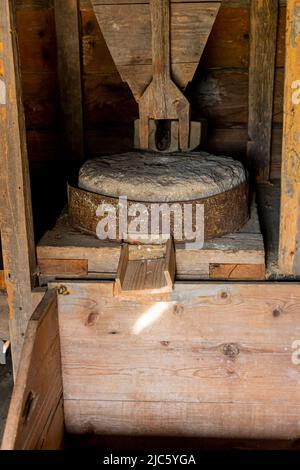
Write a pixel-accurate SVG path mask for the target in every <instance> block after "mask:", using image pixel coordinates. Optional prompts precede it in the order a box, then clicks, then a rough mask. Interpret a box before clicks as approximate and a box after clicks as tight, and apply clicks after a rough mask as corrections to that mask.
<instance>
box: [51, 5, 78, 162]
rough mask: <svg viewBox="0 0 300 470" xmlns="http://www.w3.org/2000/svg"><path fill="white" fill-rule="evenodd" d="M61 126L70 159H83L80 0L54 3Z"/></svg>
mask: <svg viewBox="0 0 300 470" xmlns="http://www.w3.org/2000/svg"><path fill="white" fill-rule="evenodd" d="M54 6H55V23H56V37H57V53H58V72H59V88H60V99H61V102H60V105H61V124H62V129H63V133H64V145H65V151H66V153H67V158H69V159H70V160H73V161H81V160H83V158H84V137H83V116H82V84H81V53H80V36H79V34H80V33H79V6H78V0H55V1H54Z"/></svg>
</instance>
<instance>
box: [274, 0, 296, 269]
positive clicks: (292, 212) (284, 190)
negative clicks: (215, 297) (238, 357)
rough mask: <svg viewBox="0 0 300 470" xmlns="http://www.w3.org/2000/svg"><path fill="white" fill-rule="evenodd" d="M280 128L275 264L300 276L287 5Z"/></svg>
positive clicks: (292, 37) (292, 35)
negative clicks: (279, 184)
mask: <svg viewBox="0 0 300 470" xmlns="http://www.w3.org/2000/svg"><path fill="white" fill-rule="evenodd" d="M283 113H284V128H283V149H282V170H281V212H280V238H279V253H278V261H279V268H280V270H281V271H282V273H284V274H293V275H300V249H299V243H300V185H299V175H300V166H299V161H300V160H299V155H300V140H299V135H300V6H299V2H298V1H296V0H288V2H287V34H286V68H285V86H284V112H283Z"/></svg>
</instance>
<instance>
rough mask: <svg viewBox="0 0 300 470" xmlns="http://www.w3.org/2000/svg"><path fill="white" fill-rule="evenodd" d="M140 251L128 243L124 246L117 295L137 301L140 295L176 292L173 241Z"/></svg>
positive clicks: (115, 288) (117, 282)
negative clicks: (136, 298) (173, 290)
mask: <svg viewBox="0 0 300 470" xmlns="http://www.w3.org/2000/svg"><path fill="white" fill-rule="evenodd" d="M139 248H140V247H139V246H137V247H135V246H130V245H129V244H127V243H126V244H124V245H123V246H122V247H121V254H120V260H119V265H118V269H117V274H116V279H115V284H114V295H117V296H122V297H125V296H126V297H127V296H130V298H131V299H135V297H136V296H139V295H149V294H151V295H155V294H159V295H160V294H164V293H169V292H172V289H173V284H174V279H175V269H176V261H175V247H174V242H173V240H171V239H169V240H168V241H167V242H166V243H165V244H162V245H160V246H157V245H152V246H151V245H147V247H142V250H139Z"/></svg>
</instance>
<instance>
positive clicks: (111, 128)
mask: <svg viewBox="0 0 300 470" xmlns="http://www.w3.org/2000/svg"><path fill="white" fill-rule="evenodd" d="M16 3H17V22H18V23H17V26H18V34H19V45H20V56H21V68H22V82H23V92H24V104H25V114H26V123H27V135H28V147H29V155H30V160H31V161H32V162H35V163H39V162H44V163H45V162H57V161H59V159H60V158H61V155H60V148H61V145H60V139H59V132H58V131H59V102H58V96H59V93H58V81H57V54H56V38H55V24H54V11H53V0H17V1H16ZM249 3H250V2H249V0H223V2H222V6H221V9H220V12H219V15H218V17H217V20H216V22H215V25H214V28H213V31H212V34H211V36H210V38H209V41H208V44H207V47H206V50H205V52H204V55H203V57H202V60H201V63H200V66H199V68H198V70H197V72H196V75H195V77H194V80H193V82H192V83H191V84H190V86H189V88H188V96H189V97H190V100H191V102H192V114H193V118H194V119H198V118H200V117H205V118H207V119H208V122H209V139H208V143H207V149H208V150H210V151H214V152H218V153H222V152H223V153H227V154H228V155H232V156H238V157H245V156H246V147H247V139H248V133H247V117H248V68H249V32H250V25H249V23H250V22H249V10H250V9H249ZM80 9H81V10H80V16H81V25H80V26H81V31H82V41H81V47H82V62H83V100H84V109H83V113H84V126H85V134H86V141H87V149H88V154H89V155H90V156H95V155H99V154H102V153H106V152H109V153H111V152H117V151H118V152H119V151H126V150H127V149H130V148H131V147H132V140H133V126H132V121H133V120H134V119H135V118H136V117H137V105H136V103H135V101H134V99H133V97H132V95H131V92H130V90H129V88H128V87H127V85H126V84H124V83H123V82H122V81H121V79H120V76H119V74H118V72H117V70H116V67H115V65H114V63H113V61H112V59H111V56H110V54H109V52H108V49H107V46H106V44H105V42H104V39H103V36H102V34H101V31H100V28H99V26H98V23H97V21H96V17H95V15H94V12H93V10H92V7H91V4H90V0H81V1H80ZM285 13H286V8H285V1H284V0H280V9H279V25H278V34H277V53H276V77H275V94H274V112H273V133H272V137H273V138H272V161H271V177H272V178H279V177H280V160H281V135H282V103H283V78H284V40H285V37H284V36H285ZM116 136H117V138H116Z"/></svg>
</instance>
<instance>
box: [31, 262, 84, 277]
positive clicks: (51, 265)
mask: <svg viewBox="0 0 300 470" xmlns="http://www.w3.org/2000/svg"><path fill="white" fill-rule="evenodd" d="M39 271H40V275H42V276H46V275H51V274H56V275H61V276H63V275H66V274H67V275H74V276H80V275H82V276H84V275H85V274H87V273H88V263H87V260H84V259H42V258H41V259H39Z"/></svg>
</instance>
